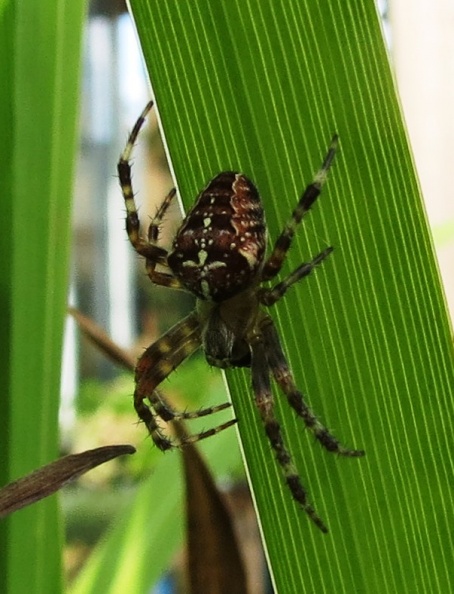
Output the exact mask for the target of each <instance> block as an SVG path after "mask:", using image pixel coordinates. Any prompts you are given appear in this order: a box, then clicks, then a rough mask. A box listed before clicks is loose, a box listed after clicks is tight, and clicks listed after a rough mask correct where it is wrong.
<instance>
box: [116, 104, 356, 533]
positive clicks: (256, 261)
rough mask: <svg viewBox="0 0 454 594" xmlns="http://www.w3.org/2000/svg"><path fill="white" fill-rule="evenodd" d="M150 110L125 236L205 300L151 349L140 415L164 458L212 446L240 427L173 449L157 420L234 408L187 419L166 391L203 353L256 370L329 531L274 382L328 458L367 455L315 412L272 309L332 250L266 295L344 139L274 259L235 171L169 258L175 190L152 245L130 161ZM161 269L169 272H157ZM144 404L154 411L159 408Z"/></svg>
mask: <svg viewBox="0 0 454 594" xmlns="http://www.w3.org/2000/svg"><path fill="white" fill-rule="evenodd" d="M151 106H152V104H151V103H149V104H148V105H147V107H146V109H145V110H144V112H143V113H142V115H141V116H140V118H139V120H138V121H137V123H136V125H135V127H134V129H133V131H132V133H131V135H130V137H129V140H128V143H127V145H126V148H125V150H124V152H123V154H122V156H121V158H120V162H119V164H118V172H119V177H120V184H121V187H122V192H123V196H124V199H125V203H126V210H127V217H126V228H127V232H128V236H129V239H130V242H131V244H132V245H133V247H134V249H135V250H136V251H137V252H138V253H139V254H141V255H142V256H144V257H145V260H146V267H147V272H148V276H149V277H150V280H151V281H152V282H154V283H156V284H160V285H164V286H167V287H171V288H176V289H183V290H186V291H189V292H190V293H192V294H193V295H194V296H195V297H196V308H195V310H194V312H192V313H191V314H190V315H189V316H187V317H186V318H185V319H184V320H182V321H181V322H180V323H178V324H176V325H175V326H174V327H173V328H172V329H171V330H169V332H167V333H166V334H165V335H164V336H163V337H161V338H160V339H158V340H157V341H156V342H155V343H154V344H152V345H151V346H150V347H148V349H147V350H146V351H145V352H144V354H143V355H142V357H141V358H140V360H139V363H138V365H137V370H136V390H135V395H134V406H135V408H136V411H137V413H138V415H139V417H140V418H141V419H142V420H143V421H144V422H145V424H146V425H147V427H148V430H149V432H150V433H151V435H152V437H153V440H154V442H155V443H156V444H157V445H158V447H160V448H161V449H162V450H165V449H169V448H171V447H172V446H174V445H184V443H187V442H195V441H197V440H199V439H203V438H205V437H209V436H210V435H213V434H215V433H218V432H219V431H222V430H223V429H225V428H227V427H229V426H230V425H232V424H233V423H234V422H235V420H232V421H228V422H227V423H224V424H222V425H219V426H217V427H215V428H213V429H209V430H207V431H204V432H202V433H199V434H196V435H192V436H187V437H186V438H184V439H182V440H181V439H180V440H179V441H174V440H171V439H170V438H168V437H167V436H166V435H165V434H164V433H163V431H162V429H161V428H160V427H159V424H158V419H162V420H164V421H166V422H168V421H171V420H172V419H177V418H178V419H180V418H182V419H191V418H195V417H199V416H204V415H209V414H211V413H214V412H217V411H219V410H222V409H223V408H225V407H226V406H228V404H223V405H220V406H215V407H211V408H207V409H203V410H201V411H196V412H193V413H190V412H184V413H179V412H176V411H173V410H172V409H170V408H169V407H168V406H167V405H166V404H165V402H164V401H163V399H162V398H161V397H160V396H159V394H158V392H157V391H156V389H157V387H158V386H159V384H160V383H161V382H162V381H163V380H164V379H165V378H166V377H168V375H169V374H170V373H171V372H172V371H173V370H174V369H175V368H176V367H177V366H178V365H179V364H180V363H181V362H182V361H183V360H184V359H186V358H187V357H188V356H189V355H191V354H192V353H193V352H194V351H195V350H197V349H198V348H199V347H200V348H202V349H203V351H204V354H205V357H206V360H207V362H208V363H209V364H210V365H213V366H215V367H220V368H228V367H249V368H250V369H251V380H252V389H253V393H254V398H255V403H256V406H257V409H258V412H259V414H260V417H261V420H262V423H263V425H264V429H265V433H266V435H267V437H268V440H269V442H270V445H271V447H272V449H273V450H274V453H275V456H276V459H277V462H278V464H279V466H280V467H281V469H282V473H283V476H284V479H285V482H286V484H287V485H288V487H289V489H290V492H291V494H292V496H293V498H294V499H295V501H296V502H297V503H298V504H299V505H300V506H301V507H302V508H303V510H304V511H305V512H306V514H307V515H308V516H309V518H310V519H311V520H312V521H313V522H314V524H315V525H316V526H318V528H320V529H321V530H322V531H323V532H327V528H326V526H325V524H324V523H323V521H322V520H321V518H320V517H319V516H318V514H317V513H316V511H315V509H314V508H313V507H312V505H311V504H310V503H309V502H308V497H307V492H306V489H305V488H304V486H303V484H302V481H301V479H300V476H299V473H298V470H297V468H296V466H295V464H294V462H293V460H292V456H291V453H290V452H289V450H288V448H287V446H286V444H285V438H284V432H283V431H282V429H281V426H280V423H279V421H278V419H277V417H276V414H275V411H274V398H273V394H272V391H271V381H272V380H274V382H275V383H276V385H277V387H278V388H279V389H280V390H281V391H282V392H283V394H284V395H285V397H286V399H287V401H288V403H289V405H290V407H291V408H292V409H293V410H294V411H295V413H296V414H297V416H298V417H300V418H301V419H302V420H303V422H304V425H305V426H306V427H307V428H308V429H309V430H310V431H311V432H312V433H313V435H314V436H315V438H316V439H317V440H318V441H319V442H320V443H321V445H322V446H323V447H324V448H325V449H327V450H328V451H330V452H334V453H337V454H340V455H342V456H346V457H352V458H357V457H361V456H363V455H364V452H363V451H362V450H355V449H349V448H346V447H344V446H342V445H341V444H340V442H339V441H338V440H337V439H336V438H335V437H334V436H333V435H332V434H331V433H330V432H329V430H328V429H327V428H326V427H325V426H324V425H323V424H322V423H321V422H320V421H319V420H318V419H317V417H316V416H315V414H314V413H313V412H312V410H311V409H310V408H309V406H308V405H307V403H306V401H305V399H304V396H303V394H302V393H301V392H300V391H299V390H298V388H297V387H296V385H295V381H294V378H293V374H292V372H291V370H290V368H289V365H288V363H287V359H286V356H285V354H284V352H283V349H282V346H281V342H280V339H279V336H278V333H277V330H276V327H275V325H274V323H273V321H272V318H271V317H270V315H269V314H268V313H266V311H265V309H264V308H265V307H269V306H272V305H274V304H275V303H276V302H278V301H279V300H280V299H282V298H283V297H284V295H285V293H286V292H287V290H288V289H289V288H290V287H291V286H292V285H294V284H295V283H297V282H299V281H300V280H301V279H303V278H304V277H306V276H308V275H309V274H310V273H311V272H312V271H313V270H314V268H316V267H317V266H318V265H320V264H321V263H322V262H323V260H324V259H325V258H326V257H327V256H328V255H329V254H330V253H331V252H332V248H331V247H328V248H326V249H325V250H323V251H322V252H321V253H320V254H318V255H316V256H315V257H314V258H313V259H312V260H311V261H309V262H305V263H303V264H301V265H300V266H298V267H297V268H296V269H295V270H294V271H293V272H291V273H290V274H289V275H287V276H286V277H285V278H284V279H283V280H282V281H280V282H278V283H277V284H275V285H274V286H272V287H270V288H269V287H263V286H262V283H263V282H265V281H270V280H272V279H274V278H275V277H276V276H277V275H278V273H279V272H280V270H281V268H282V266H283V264H284V262H285V258H286V255H287V252H288V250H289V248H290V245H291V242H292V238H293V236H294V234H295V231H296V228H297V227H298V225H299V224H300V223H301V221H302V220H303V217H304V215H305V214H306V213H307V212H308V210H309V209H310V208H311V206H312V205H313V203H314V202H315V201H316V199H317V198H318V196H319V194H320V192H321V190H322V186H323V184H324V182H325V181H326V178H327V174H328V170H329V168H330V167H331V164H332V162H333V159H334V156H335V152H336V148H337V136H334V137H333V139H332V141H331V144H330V146H329V149H328V152H327V154H326V157H325V159H324V161H323V163H322V166H321V168H320V170H319V171H318V172H317V174H316V175H315V177H314V179H313V180H312V182H311V183H310V184H309V185H308V186H307V187H306V189H305V190H304V192H303V194H302V196H301V198H300V200H299V202H298V203H297V206H296V208H295V209H294V211H293V213H292V215H291V217H290V218H289V220H288V222H287V224H286V225H285V227H284V229H283V231H282V233H281V234H280V235H279V237H278V238H277V240H276V242H275V244H274V247H273V250H272V252H271V254H270V256H269V257H268V258H266V238H267V228H266V222H265V214H264V211H263V207H262V204H261V200H260V196H259V193H258V191H257V188H256V187H255V185H254V184H253V183H252V182H251V180H249V179H248V178H247V177H246V176H245V175H243V174H242V173H238V172H234V171H224V172H222V173H219V174H218V175H217V176H216V177H214V178H213V179H212V180H211V181H210V182H209V183H208V185H207V186H206V187H205V189H204V190H202V192H201V193H200V194H199V195H198V197H197V199H196V201H195V203H194V205H193V207H192V208H191V210H190V211H189V212H188V214H187V215H186V217H185V218H184V219H183V221H182V223H181V226H180V228H179V229H178V231H177V233H176V235H175V238H174V240H173V243H172V247H171V250H170V251H169V252H167V251H166V250H164V249H162V248H161V247H159V246H158V238H159V224H160V223H161V221H162V218H163V216H164V214H165V212H166V210H167V208H168V206H169V204H170V202H171V200H172V198H173V197H174V195H175V191H174V190H172V192H170V193H169V195H168V196H167V197H166V198H165V200H164V202H163V204H162V206H161V207H160V209H159V210H158V213H157V215H156V217H155V218H154V219H153V220H152V221H151V224H150V227H149V230H148V237H147V238H146V239H145V238H143V237H142V236H141V234H140V222H139V219H138V215H137V209H136V206H135V203H134V198H133V192H132V187H131V169H130V164H129V160H130V157H131V152H132V148H133V145H134V142H135V140H136V138H137V135H138V133H139V130H140V128H141V126H142V124H143V122H144V119H145V116H146V115H147V113H148V111H149V110H150V109H151ZM157 265H159V266H160V267H161V268H163V269H164V270H165V272H158V271H157V270H156V266H157ZM145 400H148V401H149V402H150V404H151V408H149V407H148V406H147V405H146V404H145Z"/></svg>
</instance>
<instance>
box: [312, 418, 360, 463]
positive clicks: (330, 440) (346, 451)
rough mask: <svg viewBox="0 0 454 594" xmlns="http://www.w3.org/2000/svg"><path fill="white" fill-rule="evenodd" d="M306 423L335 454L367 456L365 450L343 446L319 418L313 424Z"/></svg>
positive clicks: (323, 444) (329, 450)
mask: <svg viewBox="0 0 454 594" xmlns="http://www.w3.org/2000/svg"><path fill="white" fill-rule="evenodd" d="M306 425H307V427H308V428H309V429H310V430H311V431H313V433H314V437H315V438H316V439H317V440H318V441H319V442H320V443H321V444H322V446H323V447H324V448H325V449H326V450H327V451H328V452H333V453H334V454H339V456H345V457H346V458H361V457H362V456H365V454H366V452H365V451H364V450H354V449H351V448H346V447H345V446H343V445H342V444H341V443H340V442H339V440H338V439H336V438H335V437H334V435H332V434H331V433H330V432H329V431H328V429H327V428H326V427H324V426H323V425H322V424H321V423H320V422H319V421H318V420H315V421H314V424H313V425H311V424H308V423H306Z"/></svg>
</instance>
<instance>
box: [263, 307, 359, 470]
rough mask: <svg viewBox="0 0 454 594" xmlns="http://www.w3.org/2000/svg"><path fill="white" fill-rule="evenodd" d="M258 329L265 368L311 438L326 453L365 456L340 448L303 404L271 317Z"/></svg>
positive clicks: (337, 442) (336, 441) (351, 456)
mask: <svg viewBox="0 0 454 594" xmlns="http://www.w3.org/2000/svg"><path fill="white" fill-rule="evenodd" d="M261 329H262V333H263V339H264V342H265V349H266V353H267V362H268V366H269V368H270V369H271V372H272V374H273V376H274V379H275V380H276V382H277V384H278V385H279V387H280V388H281V389H282V391H283V392H284V394H285V396H286V397H287V400H288V403H289V404H290V406H291V407H292V408H293V410H294V411H295V412H296V414H297V415H298V416H299V417H301V418H302V419H303V421H304V424H305V425H306V427H307V428H308V429H309V430H310V431H311V432H312V433H313V435H314V437H315V438H316V439H317V440H318V441H319V442H320V443H321V444H322V446H323V447H324V448H325V449H327V450H328V451H329V452H334V453H335V454H339V455H341V456H346V457H350V458H360V457H361V456H364V454H365V452H364V451H363V450H353V449H350V448H346V447H345V446H343V445H341V444H340V442H339V441H338V440H337V439H336V438H335V437H334V436H333V435H332V434H331V433H330V432H329V430H328V429H327V428H326V427H325V426H324V425H323V424H322V423H321V422H320V421H319V420H318V419H317V417H316V416H315V414H314V413H313V412H312V410H311V409H310V408H309V406H308V405H307V404H306V402H305V400H304V396H303V394H302V393H301V392H300V391H299V390H298V388H297V387H296V385H295V380H294V379H293V375H292V372H291V371H290V368H289V366H288V364H287V360H286V357H285V355H284V352H283V350H282V346H281V341H280V339H279V335H278V333H277V331H276V327H275V326H274V322H273V321H272V319H271V318H270V317H267V318H266V319H265V321H264V323H263V324H262V327H261Z"/></svg>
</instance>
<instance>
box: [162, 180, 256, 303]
mask: <svg viewBox="0 0 454 594" xmlns="http://www.w3.org/2000/svg"><path fill="white" fill-rule="evenodd" d="M265 246H266V226H265V216H264V212H263V208H262V204H261V201H260V196H259V193H258V191H257V188H256V187H255V185H254V184H253V183H252V182H251V181H250V180H249V179H248V178H247V177H246V176H244V175H243V174H242V173H235V172H233V171H225V172H223V173H220V174H219V175H217V176H216V177H215V178H213V179H212V180H211V181H210V182H209V184H208V185H207V187H206V188H205V189H204V190H203V191H202V192H201V193H200V194H199V196H198V198H197V201H196V203H195V205H194V206H193V208H192V209H191V210H190V211H189V212H188V214H187V216H186V218H185V219H184V221H183V223H182V225H181V227H180V229H179V230H178V232H177V235H176V237H175V240H174V242H173V246H172V251H171V252H170V254H169V256H168V259H167V261H168V264H169V267H170V268H171V270H172V272H173V273H174V275H175V276H176V277H177V278H178V279H179V280H180V281H181V282H182V283H183V285H184V286H185V287H186V288H187V289H188V290H189V291H191V293H193V294H194V295H196V296H197V297H199V298H200V299H208V300H212V301H224V300H226V299H229V298H230V297H233V296H234V295H236V294H238V293H240V292H241V291H244V290H245V289H247V288H249V287H250V286H251V284H253V283H254V281H255V279H256V278H257V277H258V273H259V271H260V270H261V267H262V263H263V258H264V255H265Z"/></svg>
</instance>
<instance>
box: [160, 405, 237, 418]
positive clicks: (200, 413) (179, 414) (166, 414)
mask: <svg viewBox="0 0 454 594" xmlns="http://www.w3.org/2000/svg"><path fill="white" fill-rule="evenodd" d="M230 406H232V403H231V402H223V403H222V404H217V405H215V406H209V407H207V408H199V409H198V410H194V411H188V410H185V411H176V410H173V409H172V408H170V407H169V405H167V404H166V405H165V407H162V408H161V407H159V409H158V407H157V406H155V409H156V414H157V415H158V416H159V417H160V418H161V419H162V420H163V421H166V422H169V421H173V420H188V419H198V418H199V417H206V416H207V415H212V414H214V413H217V412H220V411H221V410H225V409H226V408H229V407H230Z"/></svg>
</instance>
